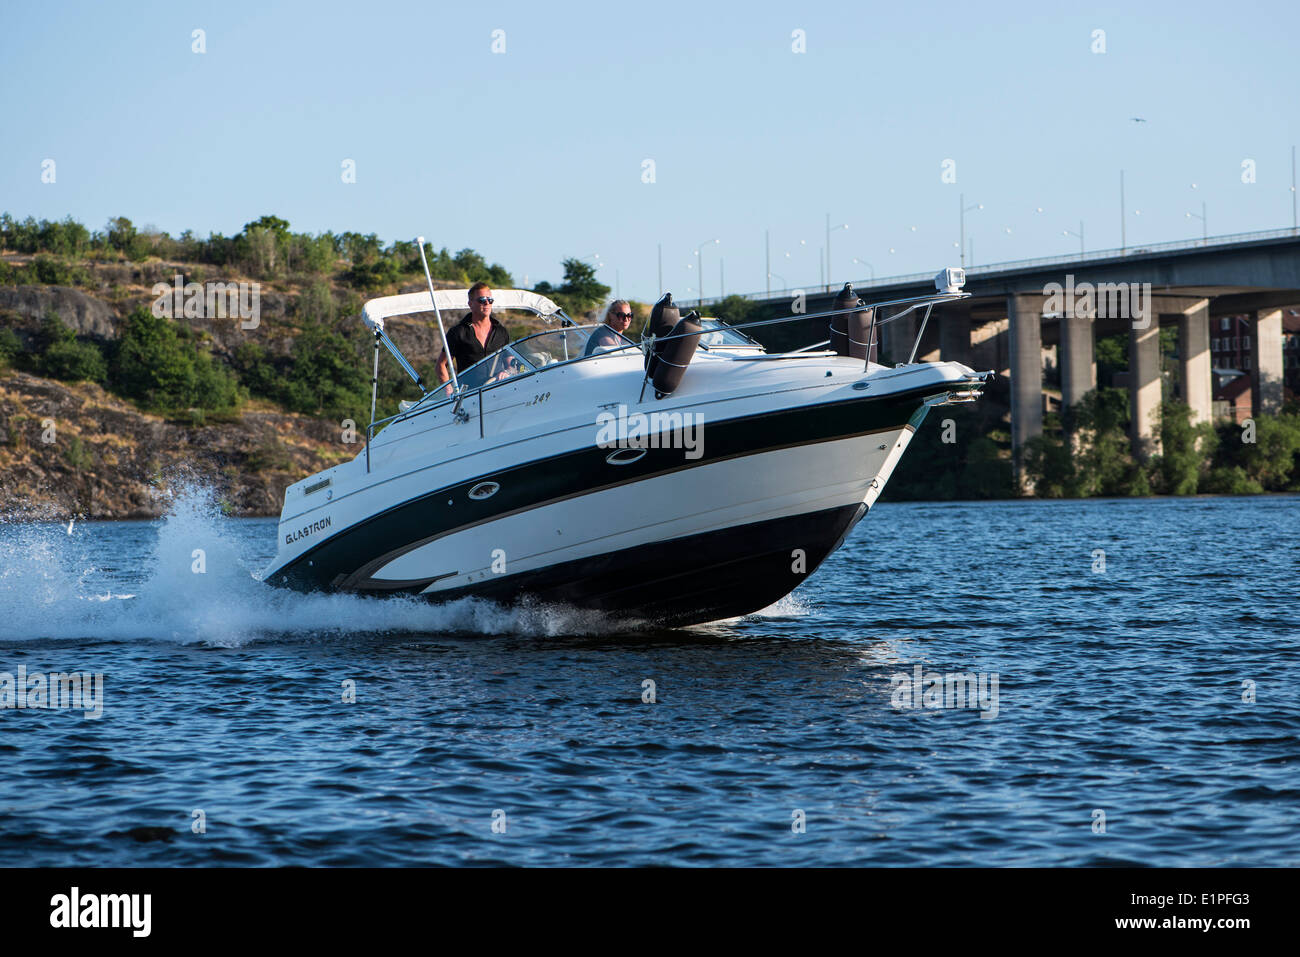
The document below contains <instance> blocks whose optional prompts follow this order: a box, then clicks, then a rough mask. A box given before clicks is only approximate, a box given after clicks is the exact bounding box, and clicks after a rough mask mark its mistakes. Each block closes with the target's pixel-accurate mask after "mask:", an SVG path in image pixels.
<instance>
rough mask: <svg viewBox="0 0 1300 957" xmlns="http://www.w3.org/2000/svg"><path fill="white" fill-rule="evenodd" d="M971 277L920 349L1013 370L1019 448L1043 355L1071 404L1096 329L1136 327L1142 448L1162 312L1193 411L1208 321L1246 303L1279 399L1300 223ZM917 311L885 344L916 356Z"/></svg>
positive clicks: (1132, 372) (1109, 331) (976, 272)
mask: <svg viewBox="0 0 1300 957" xmlns="http://www.w3.org/2000/svg"><path fill="white" fill-rule="evenodd" d="M942 265H943V264H939V265H937V266H936V268H935V270H934V271H932V272H929V273H924V274H916V275H912V276H899V277H891V278H882V279H878V280H867V281H864V282H855V283H854V284H853V286H854V289H856V290H857V291H858V293H859V294H860V295H861V296H862V298H863V299H864V300H866V301H867V302H872V301H880V300H888V299H899V298H904V297H907V296H918V295H923V294H925V293H927V292H933V291H934V284H933V279H934V273H935V272H938V270H939V267H940V266H942ZM838 291H839V287H835V286H832V287H813V288H805V289H802V290H798V289H788V290H781V291H780V292H775V293H770V294H769V293H754V294H750V295H749V296H746V298H748V299H752V300H754V301H755V302H756V303H757V304H760V305H761V306H763V307H764V309H763V311H764V312H771V313H772V314H774V315H776V314H788V313H789V309H790V304H791V302H792V300H793V299H794V297H795V296H797V295H798V294H800V293H803V294H804V295H805V296H806V300H807V302H806V306H807V311H808V312H818V311H823V310H826V309H830V308H831V300H832V299H833V298H834V296H835V294H836V293H837V292H838ZM966 291H967V292H969V293H971V298H970V299H967V300H963V301H962V302H960V303H953V304H950V305H945V306H943V307H941V308H936V309H935V311H934V314H933V315H932V316H931V317H930V321H929V323H928V324H927V326H926V331H925V336H924V338H923V340H922V342H921V344H920V348H919V349H918V350H917V360H918V361H925V360H934V359H945V360H947V359H954V360H957V361H959V362H964V363H966V364H968V365H971V366H973V367H975V368H976V369H994V370H997V371H998V372H1000V373H1002V374H1003V375H1009V376H1010V390H1011V434H1012V446H1013V448H1014V449H1015V450H1016V451H1017V453H1018V451H1019V449H1020V447H1021V446H1022V445H1023V444H1024V443H1025V441H1027V440H1028V439H1030V438H1032V437H1033V436H1035V435H1038V434H1040V433H1041V432H1042V429H1043V411H1044V405H1045V401H1044V393H1043V367H1044V362H1045V360H1046V359H1048V358H1050V357H1051V356H1052V354H1053V353H1055V359H1056V362H1057V365H1058V367H1059V369H1060V374H1061V404H1062V406H1063V407H1068V406H1070V405H1073V404H1075V403H1077V402H1078V401H1079V400H1080V399H1081V398H1082V397H1083V395H1084V394H1085V393H1086V392H1088V391H1089V390H1090V389H1092V388H1095V387H1096V385H1097V363H1096V360H1095V358H1094V352H1093V347H1094V342H1095V339H1096V337H1097V336H1107V335H1113V334H1115V333H1121V332H1122V333H1127V335H1128V341H1129V376H1128V388H1129V395H1130V398H1131V400H1132V411H1133V415H1132V429H1133V431H1132V438H1133V443H1134V451H1135V452H1136V453H1137V454H1138V455H1139V456H1141V457H1143V458H1145V457H1147V456H1150V455H1151V454H1153V453H1155V452H1158V451H1159V432H1158V413H1159V407H1160V401H1161V392H1162V377H1161V361H1160V359H1161V357H1160V327H1161V326H1162V325H1176V326H1177V328H1178V363H1179V367H1180V370H1179V371H1180V375H1179V377H1178V378H1179V382H1180V383H1181V384H1182V392H1183V394H1182V395H1181V396H1180V398H1181V399H1182V401H1184V402H1186V403H1187V404H1188V405H1189V406H1191V409H1192V415H1193V420H1194V421H1196V422H1205V421H1209V420H1210V419H1211V415H1212V395H1213V383H1212V371H1211V348H1210V340H1211V326H1212V324H1213V323H1215V322H1216V321H1217V320H1219V319H1220V317H1224V316H1238V315H1243V314H1244V315H1246V316H1247V317H1248V324H1249V340H1250V345H1249V356H1250V360H1251V361H1250V363H1249V365H1250V369H1249V374H1250V376H1251V380H1252V382H1251V385H1252V398H1253V410H1254V414H1255V415H1260V414H1269V413H1273V412H1277V411H1279V410H1280V409H1281V407H1282V401H1283V376H1284V359H1283V348H1282V345H1283V338H1282V327H1283V322H1282V311H1283V307H1286V306H1291V305H1294V304H1296V303H1300V230H1297V229H1283V230H1273V231H1270V232H1262V233H1246V234H1240V235H1235V236H1222V237H1211V238H1209V239H1205V240H1195V241H1188V242H1178V243H1162V244H1159V245H1153V246H1141V247H1136V248H1128V249H1123V250H1119V249H1112V250H1104V251H1099V252H1093V253H1087V254H1084V255H1079V256H1061V257H1055V258H1051V259H1037V260H1024V261H1020V262H1010V263H998V264H994V265H988V266H981V267H978V268H975V267H972V268H970V269H967V270H966ZM716 302H717V300H716V299H713V300H709V299H706V300H704V301H703V303H702V305H703V306H704V308H703V309H702V310H701V311H702V312H704V313H705V314H707V312H708V306H709V305H710V304H711V303H716ZM814 321H815V320H810V323H811V322H814ZM823 322H824V320H823ZM919 322H920V319H919V318H916V317H907V318H905V319H901V320H899V321H898V322H895V323H889V324H887V325H885V326H883V327H882V329H881V333H882V335H881V355H882V357H884V358H885V359H886V360H887V361H891V362H895V363H897V362H906V361H907V360H908V355H909V353H910V351H911V349H912V345H913V343H914V341H915V339H916V334H917V326H918V324H919ZM777 328H780V327H777ZM762 331H763V330H761V329H760V330H756V333H762ZM803 331H804V333H807V332H808V330H803ZM760 338H762V336H761V335H760ZM803 341H804V342H806V341H808V340H807V338H806V336H805V338H804V340H803ZM801 344H802V343H801ZM1018 457H1019V456H1018V454H1017V459H1018Z"/></svg>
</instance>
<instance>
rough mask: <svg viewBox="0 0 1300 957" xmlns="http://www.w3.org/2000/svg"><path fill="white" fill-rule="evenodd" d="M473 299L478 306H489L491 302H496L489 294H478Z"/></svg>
mask: <svg viewBox="0 0 1300 957" xmlns="http://www.w3.org/2000/svg"><path fill="white" fill-rule="evenodd" d="M474 301H475V302H477V303H478V304H479V305H480V306H490V305H491V304H492V303H494V302H496V300H495V299H493V298H492V297H491V296H479V297H478V298H477V299H475V300H474Z"/></svg>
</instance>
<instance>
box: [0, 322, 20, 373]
mask: <svg viewBox="0 0 1300 957" xmlns="http://www.w3.org/2000/svg"><path fill="white" fill-rule="evenodd" d="M22 351H23V343H22V340H21V339H19V338H18V334H17V333H16V332H14V331H13V330H12V329H10V328H8V327H4V328H0V369H3V368H5V367H6V366H10V365H13V363H14V360H15V359H16V358H17V357H18V356H19V355H20V354H21V353H22Z"/></svg>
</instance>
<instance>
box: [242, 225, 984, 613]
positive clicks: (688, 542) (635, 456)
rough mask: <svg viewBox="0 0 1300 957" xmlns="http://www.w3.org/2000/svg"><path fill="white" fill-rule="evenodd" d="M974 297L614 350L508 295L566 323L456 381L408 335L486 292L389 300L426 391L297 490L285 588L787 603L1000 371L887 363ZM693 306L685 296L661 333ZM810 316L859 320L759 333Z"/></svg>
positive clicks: (659, 605) (385, 309) (705, 608)
mask: <svg viewBox="0 0 1300 957" xmlns="http://www.w3.org/2000/svg"><path fill="white" fill-rule="evenodd" d="M421 248H423V244H421ZM963 281H964V277H963V275H962V274H961V271H960V270H956V269H948V270H945V271H944V272H942V273H940V274H939V277H938V279H937V280H936V286H937V290H936V292H935V293H934V294H933V295H929V296H923V297H918V298H915V299H906V300H895V301H892V302H882V303H875V304H870V305H868V304H866V303H862V302H861V301H860V300H858V299H857V298H856V296H852V295H851V294H852V290H851V287H849V286H847V284H846V287H845V293H844V294H841V299H840V300H837V304H838V303H840V302H849V303H851V305H850V306H846V307H845V308H842V309H836V310H833V311H831V312H827V313H821V314H819V316H807V315H793V316H790V317H788V318H786V319H781V320H766V321H765V322H760V323H753V324H748V323H747V324H743V325H737V326H734V327H733V326H727V325H726V324H724V323H721V322H718V321H716V320H704V321H703V322H700V323H698V324H696V325H692V324H691V323H692V320H693V318H694V317H687V318H686V319H682V320H680V322H678V323H676V324H675V325H674V326H673V328H672V331H668V329H667V326H666V325H662V326H661V328H660V330H659V335H658V336H657V337H653V336H652V337H648V338H646V339H645V340H644V341H642V342H639V343H638V342H633V341H632V340H630V339H625V338H622V337H620V343H619V344H616V345H614V346H613V347H609V348H605V349H603V350H602V349H595V350H590V354H588V353H589V350H588V348H587V346H588V343H589V341H590V336H591V334H592V332H593V331H594V330H595V329H596V328H597V327H596V326H583V325H578V324H576V323H574V322H573V321H572V320H571V319H570V318H569V317H568V316H566V315H565V314H564V313H563V312H562V311H561V310H560V309H559V308H558V307H557V306H556V304H555V303H554V302H552V301H551V300H549V299H547V298H546V297H544V296H541V295H538V294H536V293H532V292H527V291H523V290H496V291H494V297H495V300H496V308H497V309H507V310H509V309H517V310H525V311H527V312H530V313H532V314H534V315H535V316H538V317H541V318H543V319H546V320H550V321H552V322H553V323H554V324H555V328H553V329H549V330H547V331H543V332H540V333H537V334H535V335H531V336H528V337H526V338H523V339H520V340H518V341H515V342H512V343H510V345H508V346H507V347H505V348H504V349H502V350H500V351H499V352H497V353H494V354H492V355H490V356H488V357H487V358H485V359H483V360H482V361H481V362H479V363H477V364H476V365H474V366H471V367H470V368H468V369H466V370H464V371H462V372H461V373H460V374H459V375H458V376H456V377H455V380H454V381H453V382H449V383H448V384H447V385H446V386H443V387H437V388H432V389H428V388H426V386H425V384H424V383H423V382H422V381H421V380H420V378H419V376H418V375H416V373H415V371H414V370H413V369H412V367H411V366H410V364H409V363H408V362H407V361H406V359H405V358H404V357H403V356H402V354H401V351H400V349H398V348H397V346H396V345H395V344H394V343H393V342H392V340H391V339H389V338H388V335H387V332H386V329H385V320H386V319H389V318H391V317H393V316H399V315H413V314H419V313H428V312H433V313H434V315H435V317H436V319H437V321H438V323H439V326H440V327H441V326H442V315H441V313H442V311H443V310H447V309H464V307H465V302H466V290H438V291H436V292H435V291H434V290H433V289H432V282H430V283H429V287H430V288H429V290H428V291H425V292H419V293H411V294H405V295H398V296H386V297H382V298H378V299H372V300H370V301H369V302H367V303H366V304H365V307H364V311H363V319H364V321H365V322H366V324H367V325H368V326H369V327H370V329H371V330H372V331H373V332H374V338H375V363H376V370H377V369H378V361H379V347H380V345H381V344H382V345H384V346H385V347H387V348H388V350H389V351H390V352H392V354H393V355H394V356H395V357H396V358H397V360H398V361H399V362H400V363H401V364H402V366H403V368H405V369H406V370H407V372H408V373H409V374H410V375H411V376H412V378H413V379H414V380H415V381H416V384H417V385H418V386H419V387H420V389H421V391H422V392H423V395H422V397H421V398H420V399H419V400H418V401H416V402H413V403H403V405H402V409H401V411H400V412H399V413H398V414H397V415H395V416H393V417H391V418H388V419H384V420H381V421H374V414H373V403H372V416H371V418H372V422H371V426H370V428H369V430H368V435H367V438H368V442H367V444H366V446H365V449H364V450H363V451H362V452H361V453H360V454H359V455H358V456H357V457H356V458H355V459H353V460H352V461H350V462H345V463H343V464H340V465H337V466H334V467H333V468H330V469H327V470H325V471H323V472H320V473H319V474H316V475H313V476H311V477H309V478H306V479H304V480H302V481H301V482H298V483H296V484H294V485H292V486H290V487H289V488H288V489H287V490H286V493H285V501H284V508H283V512H282V514H281V518H280V524H279V553H278V555H277V556H276V558H275V560H274V562H273V563H272V564H271V566H270V567H269V568H268V569H267V570H266V572H265V573H264V575H263V579H264V580H265V581H267V582H269V583H271V584H273V585H277V586H284V587H289V588H294V589H299V590H327V591H352V592H360V593H367V594H375V595H384V594H394V593H406V594H411V595H419V596H421V597H423V598H427V599H429V600H431V601H447V600H451V599H455V598H461V597H466V596H474V597H478V598H482V599H487V600H491V601H494V602H500V603H504V604H514V603H517V602H521V601H531V602H538V603H555V604H560V605H564V606H570V607H576V608H584V609H596V610H598V611H600V612H603V613H605V614H606V615H608V616H610V617H611V618H616V619H634V620H638V621H643V622H646V623H647V624H651V623H653V624H658V625H667V626H677V625H686V624H692V623H698V622H706V621H714V620H719V619H723V618H730V617H734V616H739V615H744V614H748V613H751V612H755V611H758V610H760V609H763V608H765V607H767V606H769V605H771V604H773V603H774V602H776V601H777V600H778V599H780V598H782V597H783V596H785V595H787V594H788V593H790V592H791V591H792V590H794V589H795V588H796V587H797V586H798V585H799V584H800V583H801V582H803V581H804V580H805V579H806V578H807V577H808V576H809V575H811V574H812V573H813V572H814V571H815V570H816V569H817V567H818V565H820V564H821V563H822V561H823V560H825V558H826V557H827V556H828V555H829V554H831V552H833V551H834V550H835V549H836V548H837V547H838V546H839V545H840V543H841V542H843V541H844V538H845V536H846V535H848V533H849V531H850V530H851V529H852V528H853V527H854V525H855V524H856V523H857V522H858V521H859V520H860V519H861V518H862V517H863V515H864V514H865V513H866V512H867V510H868V509H870V507H871V506H872V504H873V503H874V502H875V501H876V499H877V497H878V496H879V495H880V493H881V490H882V489H883V488H884V487H885V483H886V482H887V481H888V480H889V477H890V474H891V473H892V472H893V470H894V467H895V466H896V465H897V463H898V461H899V459H900V457H901V456H902V455H903V453H904V451H905V450H906V448H907V445H908V442H909V441H910V439H911V437H912V435H913V433H914V431H915V430H916V429H917V428H918V427H919V426H920V425H921V422H922V420H923V419H924V418H925V415H926V412H927V411H928V410H929V409H930V408H932V407H934V406H937V405H945V404H950V403H956V402H969V401H973V400H974V399H975V398H976V397H977V396H979V395H980V391H981V388H982V386H983V384H984V382H985V381H986V379H987V378H988V377H989V376H990V375H991V373H977V372H975V371H973V370H972V369H970V368H968V367H967V366H965V365H962V364H960V363H956V362H919V363H917V362H909V363H905V364H901V365H897V366H893V367H889V366H885V365H882V364H880V363H878V362H876V361H874V351H872V349H873V346H874V342H875V336H876V331H877V329H878V328H879V326H880V325H882V324H883V323H885V322H887V321H890V320H892V319H896V318H899V317H901V316H902V315H905V314H910V313H913V312H915V311H916V310H918V309H924V310H925V317H926V319H927V320H928V318H929V314H930V309H932V308H933V307H934V306H935V305H937V304H941V303H943V302H946V301H951V300H954V299H959V298H965V297H966V296H967V295H968V294H966V293H963V292H961V291H960V286H961V284H962V282H963ZM845 296H849V297H850V298H848V299H845V298H844V297H845ZM888 310H893V314H892V315H890V316H888V317H885V316H884V315H883V313H884V312H885V311H888ZM672 311H673V307H672V305H671V298H670V297H665V299H664V300H663V301H661V302H660V303H659V304H658V305H657V306H656V319H657V320H660V321H661V322H662V321H664V320H671V319H672V318H673V317H672ZM809 319H813V320H817V319H826V320H828V321H834V322H835V323H838V325H834V324H833V325H832V326H831V339H830V340H828V341H827V342H826V343H817V344H816V345H814V346H810V347H807V348H805V349H802V350H799V351H796V352H786V353H776V354H773V353H769V352H767V351H766V350H765V349H764V348H763V347H762V346H761V345H760V344H759V343H758V342H756V341H754V340H753V339H751V338H749V336H748V335H746V334H745V333H744V332H743V331H741V330H743V329H745V328H748V327H750V326H761V325H765V324H770V323H773V322H804V323H807V322H808V320H809ZM921 325H922V333H921V334H923V333H924V325H925V324H924V322H923V323H922V324H921ZM821 328H823V329H825V328H827V327H826V326H825V325H823V326H822V327H821ZM606 329H607V327H606ZM919 342H920V335H918V337H917V343H918V344H919ZM444 344H445V329H444ZM915 351H916V350H915V347H914V348H913V357H915ZM868 356H871V357H872V358H868ZM648 367H649V368H648Z"/></svg>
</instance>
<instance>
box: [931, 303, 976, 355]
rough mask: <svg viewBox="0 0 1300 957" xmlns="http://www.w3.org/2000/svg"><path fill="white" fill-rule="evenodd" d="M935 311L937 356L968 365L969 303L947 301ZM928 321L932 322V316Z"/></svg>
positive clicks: (969, 350)
mask: <svg viewBox="0 0 1300 957" xmlns="http://www.w3.org/2000/svg"><path fill="white" fill-rule="evenodd" d="M935 312H936V315H937V317H938V319H939V358H940V359H942V360H943V361H944V362H961V363H964V364H966V365H970V363H971V347H970V304H969V303H968V302H954V303H948V304H945V305H943V306H940V307H939V308H938V309H936V310H935ZM930 321H931V322H933V321H934V317H931V320H930Z"/></svg>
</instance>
